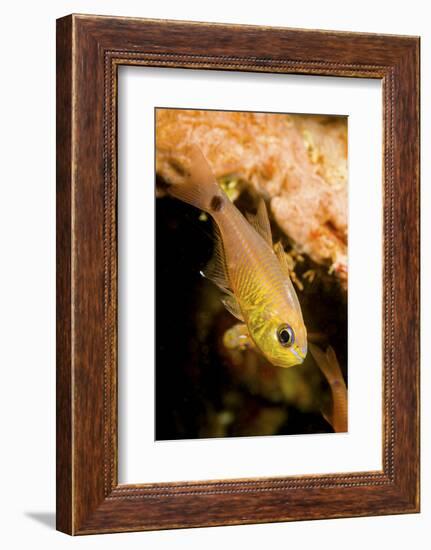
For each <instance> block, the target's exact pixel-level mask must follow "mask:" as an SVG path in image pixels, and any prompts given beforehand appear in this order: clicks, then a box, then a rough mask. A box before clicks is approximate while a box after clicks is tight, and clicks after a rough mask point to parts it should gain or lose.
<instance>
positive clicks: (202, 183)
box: [157, 144, 226, 214]
mask: <svg viewBox="0 0 431 550" xmlns="http://www.w3.org/2000/svg"><path fill="white" fill-rule="evenodd" d="M157 164H158V166H157V172H158V173H161V174H162V176H163V177H164V179H165V180H166V183H167V186H166V191H167V192H168V194H169V195H172V196H173V197H176V198H177V199H180V200H181V201H183V202H186V203H188V204H191V205H193V206H196V208H199V209H201V210H204V211H205V212H209V213H210V214H213V213H214V212H217V211H218V210H220V209H221V207H222V205H223V202H224V201H225V200H226V197H225V195H224V193H223V191H222V190H221V189H220V187H219V185H218V183H217V180H216V178H215V176H214V174H213V172H212V170H211V168H210V166H209V164H208V161H207V160H206V158H205V157H204V155H203V153H202V151H201V150H200V148H199V147H198V146H197V145H194V144H193V145H189V146H188V147H187V148H183V149H181V151H164V152H159V154H158V158H157Z"/></svg>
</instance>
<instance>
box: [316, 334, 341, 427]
mask: <svg viewBox="0 0 431 550" xmlns="http://www.w3.org/2000/svg"><path fill="white" fill-rule="evenodd" d="M309 347H310V351H311V355H312V356H313V358H314V360H315V361H316V363H317V365H318V367H319V368H320V370H321V371H322V373H323V375H324V376H325V378H326V380H327V382H328V384H329V387H330V389H331V398H332V399H331V406H330V407H329V409H328V410H324V411H322V414H323V416H324V418H325V419H326V420H327V421H328V422H329V424H331V426H332V427H333V428H334V431H335V432H347V388H346V384H345V382H344V378H343V374H342V372H341V368H340V364H339V363H338V360H337V356H336V355H335V351H334V350H333V348H332V347H331V346H328V347H327V349H326V351H323V350H322V349H321V348H320V347H319V346H317V345H316V344H314V343H312V342H309Z"/></svg>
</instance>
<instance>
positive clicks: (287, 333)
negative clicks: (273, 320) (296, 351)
mask: <svg viewBox="0 0 431 550" xmlns="http://www.w3.org/2000/svg"><path fill="white" fill-rule="evenodd" d="M277 338H278V341H279V342H280V344H281V345H282V346H285V347H286V348H288V347H290V346H291V345H292V344H293V343H294V341H295V333H294V332H293V328H292V327H291V326H289V325H281V327H278V330H277Z"/></svg>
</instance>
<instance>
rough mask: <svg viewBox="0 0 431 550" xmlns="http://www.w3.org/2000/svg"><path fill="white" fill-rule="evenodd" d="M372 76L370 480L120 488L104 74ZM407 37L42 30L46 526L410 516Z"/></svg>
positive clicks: (415, 325) (159, 28)
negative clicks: (52, 54)
mask: <svg viewBox="0 0 431 550" xmlns="http://www.w3.org/2000/svg"><path fill="white" fill-rule="evenodd" d="M125 64H126V65H142V66H151V67H181V68H193V69H195V70H199V69H218V70H226V71H252V72H262V73H289V74H305V75H310V74H312V75H326V76H333V77H338V76H349V77H355V78H374V79H381V81H382V83H383V102H384V106H383V113H384V120H383V128H384V136H383V139H384V148H383V150H384V159H383V166H384V174H383V181H384V237H383V239H384V254H383V257H384V266H383V273H384V280H383V285H384V291H383V302H384V303H383V306H384V307H383V312H382V315H383V419H384V423H383V441H382V455H383V469H382V470H381V471H370V472H351V473H347V474H330V473H328V474H327V475H307V476H293V477H292V476H291V477H286V478H276V479H274V478H260V479H238V480H213V481H209V482H193V481H189V482H184V483H163V482H161V483H151V484H143V485H133V486H132V485H119V484H118V478H117V347H116V346H117V254H116V250H117V249H116V246H117V241H116V196H117V179H116V178H117V173H116V170H117V166H116V158H117V157H116V152H117V140H116V132H117V120H116V116H117V113H116V102H117V95H116V90H117V68H118V66H119V65H125ZM418 430H419V38H417V37H406V36H389V35H386V36H385V35H377V34H356V33H343V32H332V31H308V30H296V29H287V28H269V27H255V26H239V25H223V24H207V23H191V22H180V21H157V20H145V19H129V18H116V17H97V16H88V15H70V16H67V17H64V18H62V19H59V20H58V21H57V529H59V530H60V531H63V532H65V533H69V534H73V535H77V534H90V533H104V532H118V531H138V530H149V529H166V528H175V527H198V526H214V525H233V524H245V523H262V522H274V521H290V520H300V519H301V520H303V519H318V518H337V517H347V516H366V515H380V514H400V513H413V512H418V511H419V432H418Z"/></svg>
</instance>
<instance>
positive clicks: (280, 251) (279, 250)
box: [274, 241, 300, 307]
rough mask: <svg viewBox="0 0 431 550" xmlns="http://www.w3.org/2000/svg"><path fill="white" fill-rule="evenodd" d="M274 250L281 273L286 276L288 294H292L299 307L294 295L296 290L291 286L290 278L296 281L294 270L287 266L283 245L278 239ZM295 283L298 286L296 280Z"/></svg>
mask: <svg viewBox="0 0 431 550" xmlns="http://www.w3.org/2000/svg"><path fill="white" fill-rule="evenodd" d="M274 252H275V255H276V256H277V258H278V261H279V263H280V266H281V269H282V271H283V273H284V274H285V276H286V278H285V281H284V283H285V285H286V286H287V288H288V289H289V292H290V295H291V296H292V299H294V300H295V301H296V302H297V303H298V307H300V306H299V302H298V297H297V295H296V292H295V289H294V288H293V283H292V280H295V281H296V276H295V272H294V271H293V270H292V269H291V268H290V266H289V263H288V261H287V254H286V252H285V251H284V248H283V245H282V244H281V242H280V241H279V242H278V243H275V245H274ZM296 285H297V286H298V283H297V282H296ZM299 288H300V287H299Z"/></svg>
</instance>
